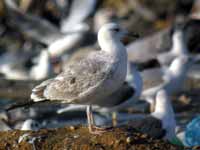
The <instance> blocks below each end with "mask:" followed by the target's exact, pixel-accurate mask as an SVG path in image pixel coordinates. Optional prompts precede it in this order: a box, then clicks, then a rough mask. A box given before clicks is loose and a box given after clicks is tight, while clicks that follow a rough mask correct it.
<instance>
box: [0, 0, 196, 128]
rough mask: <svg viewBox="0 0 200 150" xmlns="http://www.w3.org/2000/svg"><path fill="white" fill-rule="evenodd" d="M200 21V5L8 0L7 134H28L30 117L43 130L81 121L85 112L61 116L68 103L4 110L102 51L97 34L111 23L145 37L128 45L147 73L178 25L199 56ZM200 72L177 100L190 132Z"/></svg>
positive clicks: (0, 40)
mask: <svg viewBox="0 0 200 150" xmlns="http://www.w3.org/2000/svg"><path fill="white" fill-rule="evenodd" d="M199 19H200V0H176V1H169V0H162V1H160V0H40V1H37V0H1V1H0V109H1V110H2V112H1V119H2V120H4V123H6V124H7V125H5V124H4V123H2V124H4V125H0V126H1V127H0V130H8V129H20V128H22V126H23V123H24V121H25V120H27V119H35V120H37V121H39V122H40V123H41V124H42V126H43V127H46V126H48V127H60V126H63V125H66V124H78V123H80V118H82V117H83V118H84V117H85V112H84V111H83V113H80V112H79V111H77V110H76V112H77V113H74V111H68V112H67V113H64V114H62V115H58V114H57V113H56V112H57V110H59V109H61V108H64V107H65V106H66V105H63V104H38V105H39V106H32V107H28V108H26V107H25V108H20V109H13V110H11V111H9V112H7V113H5V112H4V111H3V110H4V109H6V108H9V107H10V106H12V105H13V104H16V103H21V102H24V101H29V99H30V93H31V90H32V88H33V87H34V86H35V85H37V84H38V83H40V82H41V81H42V80H44V79H48V78H51V77H54V76H56V75H57V74H58V73H60V72H61V71H63V70H64V68H65V65H67V64H70V63H73V62H74V61H77V60H80V59H82V58H84V57H85V56H86V55H87V54H88V52H91V51H92V50H93V49H97V50H98V49H99V45H98V43H97V33H98V30H99V29H100V27H101V26H102V25H103V24H105V23H108V22H117V23H119V24H120V25H121V26H123V27H124V28H126V29H127V30H128V31H129V32H132V33H138V34H139V35H140V38H139V39H137V40H136V39H125V41H124V43H125V44H126V46H127V51H128V55H129V56H128V57H129V61H130V62H133V63H134V64H137V65H138V69H139V71H141V73H142V72H143V71H144V70H145V69H146V68H151V67H154V66H155V63H154V62H153V61H151V60H152V58H156V56H157V55H158V54H160V53H162V52H166V51H169V50H170V48H171V47H172V43H173V42H172V35H173V33H174V31H175V30H176V29H177V28H178V29H181V30H182V31H183V33H184V38H185V44H186V46H187V48H188V50H189V53H191V54H193V55H198V54H199V52H200V21H199ZM140 52H141V54H140ZM145 53H146V55H144V54H145ZM147 53H149V54H151V56H149V55H148V54H147ZM141 55H143V56H142V57H141ZM137 56H138V57H137ZM199 69H200V66H199V65H198V64H197V65H195V66H194V67H192V68H191V70H190V71H189V75H188V78H187V80H186V81H185V84H184V86H183V87H184V88H183V90H182V92H181V94H179V95H178V96H174V97H173V107H174V111H175V113H176V119H177V124H178V125H179V126H180V128H182V129H183V130H184V129H185V127H186V124H187V123H188V122H190V121H191V119H192V118H194V117H196V116H198V115H199V113H200V110H199V106H200V101H199V99H200V94H199V91H200V90H199V88H200V74H199V73H200V70H199ZM144 83H145V82H144ZM123 112H128V113H135V112H137V113H142V114H145V113H149V112H150V106H149V105H142V106H141V105H139V106H138V105H135V106H134V107H132V108H129V109H127V110H123ZM96 115H97V119H98V120H97V122H99V124H104V123H105V122H106V121H107V120H106V119H107V115H106V117H105V115H104V114H103V115H102V114H101V115H100V116H98V115H99V114H98V113H97V114H96ZM55 118H56V119H55ZM66 118H67V119H66ZM72 118H74V119H72ZM105 118H106V119H105ZM45 119H46V122H44V121H43V120H45ZM52 120H58V121H57V122H59V124H58V123H57V122H56V123H55V122H53V121H52ZM77 120H79V121H77ZM105 120H106V121H105ZM84 121H85V120H84V119H83V122H84ZM47 122H48V123H47ZM77 122H78V123H77Z"/></svg>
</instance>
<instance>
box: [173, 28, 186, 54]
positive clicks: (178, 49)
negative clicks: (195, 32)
mask: <svg viewBox="0 0 200 150" xmlns="http://www.w3.org/2000/svg"><path fill="white" fill-rule="evenodd" d="M171 52H172V53H174V54H176V55H180V54H186V53H187V52H188V50H187V46H186V43H185V40H184V34H183V32H182V31H175V33H174V34H173V36H172V49H171Z"/></svg>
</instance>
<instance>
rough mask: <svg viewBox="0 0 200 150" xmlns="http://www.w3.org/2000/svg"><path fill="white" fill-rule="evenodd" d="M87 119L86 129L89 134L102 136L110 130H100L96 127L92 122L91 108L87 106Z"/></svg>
mask: <svg viewBox="0 0 200 150" xmlns="http://www.w3.org/2000/svg"><path fill="white" fill-rule="evenodd" d="M86 112H87V119H88V128H89V132H90V133H92V134H102V133H104V132H106V131H108V130H110V129H111V128H102V127H97V126H96V125H95V121H94V117H93V114H92V107H91V106H90V105H89V106H87V110H86Z"/></svg>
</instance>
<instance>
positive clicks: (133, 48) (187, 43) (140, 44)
mask: <svg viewBox="0 0 200 150" xmlns="http://www.w3.org/2000/svg"><path fill="white" fill-rule="evenodd" d="M199 24H200V21H199V20H197V19H189V20H187V21H185V22H183V23H179V24H175V25H172V26H171V27H169V28H166V29H164V30H161V31H159V32H157V33H154V34H153V35H150V36H147V37H144V38H141V39H138V40H136V41H134V42H132V43H130V44H129V45H127V53H128V60H129V61H130V62H134V63H137V64H143V63H147V62H149V61H150V60H158V61H159V62H160V64H164V65H166V64H167V65H169V64H170V63H171V61H172V60H173V59H174V58H175V57H177V56H178V55H183V54H184V55H188V54H190V52H193V51H196V52H198V49H199V35H200V34H199V32H198V27H199Z"/></svg>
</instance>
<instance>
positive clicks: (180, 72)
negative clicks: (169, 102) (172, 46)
mask: <svg viewBox="0 0 200 150" xmlns="http://www.w3.org/2000/svg"><path fill="white" fill-rule="evenodd" d="M169 70H170V73H171V74H172V75H174V76H178V77H180V76H184V75H186V72H187V66H186V65H185V64H182V62H181V60H180V59H179V58H176V59H175V60H174V61H173V62H172V63H171V65H170V66H169Z"/></svg>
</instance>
